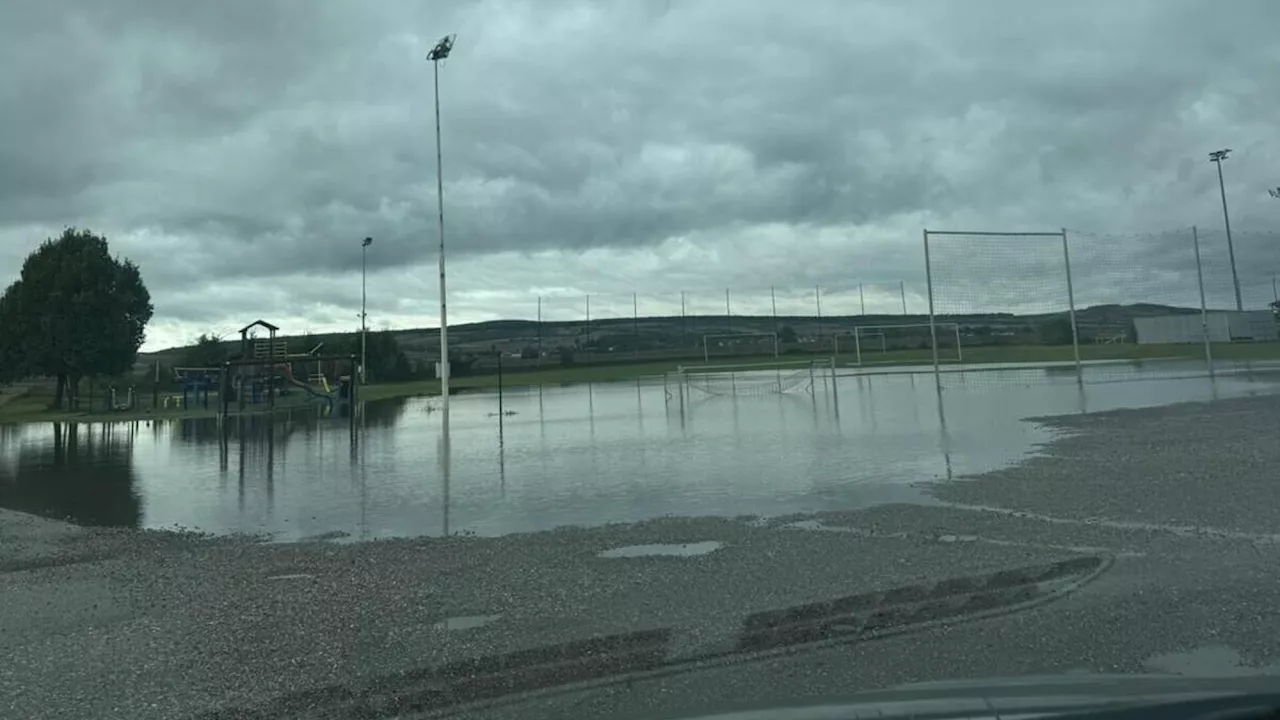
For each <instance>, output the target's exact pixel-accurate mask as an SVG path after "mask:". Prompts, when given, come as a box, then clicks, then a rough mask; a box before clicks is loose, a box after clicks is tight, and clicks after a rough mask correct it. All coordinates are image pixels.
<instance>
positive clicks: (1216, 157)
mask: <svg viewBox="0 0 1280 720" xmlns="http://www.w3.org/2000/svg"><path fill="white" fill-rule="evenodd" d="M1230 152H1231V148H1226V149H1225V150H1215V151H1213V152H1211V153H1209V162H1211V163H1213V164H1215V165H1217V166H1218V192H1219V193H1221V194H1222V222H1223V223H1224V224H1225V225H1226V226H1227V259H1228V260H1230V261H1231V284H1232V286H1233V287H1234V288H1235V291H1236V312H1243V311H1244V302H1243V300H1242V299H1241V297H1240V276H1239V275H1238V274H1237V273H1236V248H1235V245H1234V244H1233V243H1232V242H1231V216H1230V215H1228V214H1227V186H1226V184H1225V183H1224V182H1223V181H1222V161H1223V160H1226V159H1227V154H1228V153H1230Z"/></svg>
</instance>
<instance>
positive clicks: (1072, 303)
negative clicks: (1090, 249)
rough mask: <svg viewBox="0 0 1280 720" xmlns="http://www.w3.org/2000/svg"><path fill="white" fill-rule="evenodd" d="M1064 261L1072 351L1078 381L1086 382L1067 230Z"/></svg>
mask: <svg viewBox="0 0 1280 720" xmlns="http://www.w3.org/2000/svg"><path fill="white" fill-rule="evenodd" d="M1062 260H1063V263H1064V264H1065V265H1066V267H1067V307H1068V309H1069V311H1070V313H1071V351H1072V353H1073V354H1074V355H1075V359H1076V380H1077V382H1084V371H1083V370H1082V369H1081V367H1080V333H1079V331H1078V330H1077V329H1076V291H1075V287H1074V286H1073V285H1072V283H1071V251H1070V250H1068V249H1067V229H1066V228H1062Z"/></svg>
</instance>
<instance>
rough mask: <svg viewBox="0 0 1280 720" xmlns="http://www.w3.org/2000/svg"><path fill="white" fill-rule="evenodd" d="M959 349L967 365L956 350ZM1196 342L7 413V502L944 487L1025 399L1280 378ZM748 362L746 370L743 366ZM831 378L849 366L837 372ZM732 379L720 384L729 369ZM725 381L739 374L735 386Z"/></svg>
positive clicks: (613, 516) (147, 521)
mask: <svg viewBox="0 0 1280 720" xmlns="http://www.w3.org/2000/svg"><path fill="white" fill-rule="evenodd" d="M951 369H952V370H955V369H956V368H951ZM1197 370H1198V366H1196V365H1194V364H1188V366H1187V367H1185V368H1184V367H1181V366H1180V365H1179V364H1178V363H1158V364H1148V365H1146V366H1140V365H1132V366H1129V365H1126V366H1123V367H1116V366H1108V367H1106V368H1094V367H1086V369H1085V377H1084V382H1080V381H1079V378H1078V377H1077V375H1076V373H1075V370H1074V368H1070V367H1067V368H1038V369H1027V368H1019V367H1005V368H1000V369H990V368H985V369H982V370H980V371H973V372H949V373H945V374H943V375H942V376H941V378H940V379H939V380H935V376H934V375H933V374H932V373H929V372H923V373H921V372H915V373H910V372H902V373H900V374H874V375H859V374H856V373H851V372H846V371H841V372H842V374H840V375H838V376H837V377H835V378H834V380H833V379H832V377H831V375H830V374H829V373H827V372H824V373H819V374H817V375H815V377H814V380H813V384H812V387H810V386H809V385H808V383H805V384H803V385H801V386H798V387H789V388H787V391H786V392H782V393H781V394H779V393H776V392H775V393H768V392H766V393H758V392H747V391H746V390H747V389H749V388H750V387H751V386H752V383H751V377H750V376H747V375H740V376H739V379H740V380H742V381H743V382H742V384H741V385H740V386H737V385H736V384H735V387H733V388H731V390H734V391H730V392H713V393H707V392H695V391H690V392H689V393H688V395H687V396H686V397H681V394H680V393H679V392H673V390H672V387H671V385H670V384H664V382H663V381H662V379H661V378H657V379H652V378H649V379H641V380H638V381H630V382H620V383H607V384H592V385H572V386H565V387H542V388H519V389H508V390H506V392H505V393H504V394H503V398H502V411H503V412H502V414H499V403H498V397H497V394H496V393H468V394H464V395H458V396H455V397H454V398H452V402H451V412H450V421H449V429H448V435H447V440H446V438H445V433H444V427H443V415H442V413H441V412H439V399H436V398H419V399H409V400H404V399H400V400H387V401H380V402H375V403H368V404H367V405H366V406H365V407H364V408H363V410H362V413H361V414H360V415H358V416H357V423H356V426H357V427H356V429H355V430H354V431H353V430H352V428H351V424H350V423H349V422H348V421H347V419H346V418H336V417H335V418H320V417H316V416H315V415H312V414H307V413H301V414H295V415H291V416H279V417H276V418H275V419H273V420H272V419H267V418H263V417H254V418H232V419H230V420H227V421H226V422H225V423H219V422H218V421H216V420H181V421H165V422H160V421H156V422H147V421H141V422H129V423H114V424H74V423H46V424H29V425H18V426H7V427H0V458H3V459H0V506H3V507H7V508H12V509H17V510H23V511H27V512H33V513H38V514H41V515H45V516H49V517H56V518H65V519H70V520H73V521H75V522H79V523H84V524H90V525H112V526H130V527H147V528H173V527H181V528H187V529H198V530H202V531H206V532H213V533H255V534H257V533H261V534H269V535H271V536H273V537H275V538H278V539H281V540H291V539H300V538H316V537H326V538H334V539H338V538H343V539H350V540H360V539H372V538H383V537H396V536H413V535H441V534H451V533H475V534H479V535H500V534H507V533H515V532H527V531H537V530H546V529H550V528H555V527H559V526H564V525H599V524H604V523H612V522H628V521H635V520H643V519H646V518H652V517H657V516H663V515H678V516H701V515H717V516H741V515H762V516H771V515H782V514H789V513H797V512H812V511H819V510H832V509H848V508H857V507H865V506H869V505H874V504H880V503H889V502H929V501H930V500H929V498H928V496H927V494H926V493H925V492H924V491H923V490H922V488H921V487H920V486H921V484H922V483H927V482H931V481H948V480H953V479H955V478H959V477H961V476H964V475H968V474H973V473H980V472H984V471H987V470H992V469H996V468H999V467H1002V466H1005V465H1007V464H1010V463H1014V462H1017V461H1018V460H1019V459H1020V458H1022V457H1024V456H1025V455H1026V454H1027V453H1030V452H1034V451H1035V448H1036V446H1037V444H1039V443H1043V442H1045V441H1046V440H1048V439H1050V437H1051V435H1050V433H1049V431H1048V430H1047V429H1045V428H1044V427H1042V426H1040V425H1038V424H1037V423H1035V422H1033V421H1028V420H1026V418H1033V417H1037V416H1048V415H1062V414H1074V413H1082V412H1096V411H1101V410H1109V409H1114V408H1122V407H1143V406H1151V405H1159V404H1167V403H1174V402H1184V401H1201V400H1213V399H1216V398H1229V397H1240V396H1245V395H1255V394H1263V393H1272V392H1276V391H1277V390H1278V389H1280V386H1277V383H1276V380H1275V377H1274V376H1268V375H1265V374H1263V373H1256V372H1240V371H1238V370H1237V369H1233V368H1224V371H1223V372H1221V373H1219V374H1218V375H1217V376H1216V377H1214V378H1208V377H1203V376H1202V373H1199V372H1197ZM735 383H736V381H735ZM833 384H834V387H833ZM711 389H713V390H715V388H711ZM720 390H721V391H722V390H723V388H720Z"/></svg>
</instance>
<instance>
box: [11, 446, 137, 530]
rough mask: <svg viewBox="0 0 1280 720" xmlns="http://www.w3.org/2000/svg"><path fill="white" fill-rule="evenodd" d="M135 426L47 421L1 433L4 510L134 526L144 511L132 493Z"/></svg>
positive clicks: (78, 521)
mask: <svg viewBox="0 0 1280 720" xmlns="http://www.w3.org/2000/svg"><path fill="white" fill-rule="evenodd" d="M139 426H140V423H118V424H104V425H85V424H78V423H50V424H48V425H45V426H39V427H32V426H17V427H12V428H7V429H6V432H5V433H4V434H3V435H0V447H2V448H3V451H4V452H3V457H4V458H5V459H4V461H3V462H2V463H0V499H2V501H3V502H2V504H3V506H4V507H7V508H10V509H13V510H21V511H23V512H29V513H34V514H37V515H44V516H46V517H55V518H60V519H66V520H70V521H72V522H75V523H79V524H81V525H113V526H123V527H136V526H138V525H139V524H140V522H141V518H142V510H141V502H140V500H139V497H138V495H137V493H136V492H135V490H134V486H135V482H136V478H135V475H134V467H133V457H132V455H133V447H134V437H135V435H136V434H137V433H138V432H139V429H140V427H139ZM86 465H87V466H88V467H89V468H91V471H86V470H87V469H88V468H86ZM19 478H20V479H21V482H18V479H19Z"/></svg>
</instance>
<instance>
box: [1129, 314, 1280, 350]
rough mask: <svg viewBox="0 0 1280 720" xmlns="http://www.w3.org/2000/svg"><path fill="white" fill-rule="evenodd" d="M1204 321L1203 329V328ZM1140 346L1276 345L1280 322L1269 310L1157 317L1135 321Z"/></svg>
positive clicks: (1279, 338)
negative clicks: (1191, 344) (1202, 343)
mask: <svg viewBox="0 0 1280 720" xmlns="http://www.w3.org/2000/svg"><path fill="white" fill-rule="evenodd" d="M1202 322H1203V326H1202ZM1133 327H1134V330H1136V331H1137V333H1138V344H1139V345H1163V344H1176V343H1199V342H1204V335H1205V331H1206V330H1207V331H1208V334H1209V341H1210V342H1275V341H1277V340H1280V323H1277V322H1276V318H1275V316H1274V315H1272V314H1271V311H1270V310H1246V311H1245V312H1235V311H1229V310H1210V311H1209V312H1208V313H1207V314H1206V315H1205V317H1204V318H1203V321H1202V318H1201V317H1200V313H1189V314H1186V315H1158V316H1155V317H1142V318H1134V319H1133Z"/></svg>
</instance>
